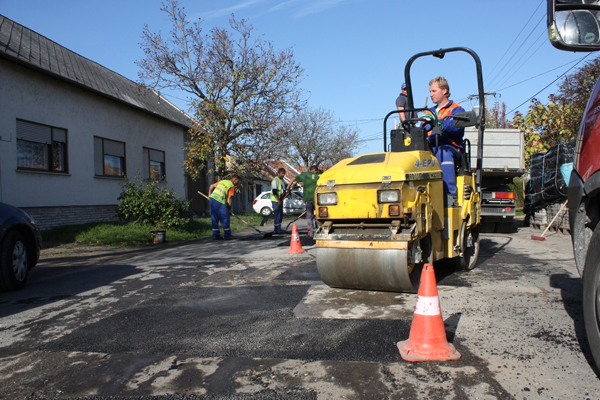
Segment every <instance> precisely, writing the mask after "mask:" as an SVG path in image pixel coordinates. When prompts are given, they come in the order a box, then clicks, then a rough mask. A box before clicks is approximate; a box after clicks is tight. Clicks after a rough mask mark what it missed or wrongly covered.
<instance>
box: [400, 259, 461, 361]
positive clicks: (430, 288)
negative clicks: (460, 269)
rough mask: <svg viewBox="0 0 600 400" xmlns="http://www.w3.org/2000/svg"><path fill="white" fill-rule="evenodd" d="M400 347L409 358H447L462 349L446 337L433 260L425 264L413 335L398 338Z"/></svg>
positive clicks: (416, 359)
mask: <svg viewBox="0 0 600 400" xmlns="http://www.w3.org/2000/svg"><path fill="white" fill-rule="evenodd" d="M398 349H399V350H400V355H401V356H402V358H403V359H405V360H406V361H447V360H458V359H459V358H460V353H459V352H458V351H456V349H455V348H454V346H453V345H452V344H450V343H448V341H447V339H446V330H445V329H444V320H443V319H442V310H441V308H440V299H439V297H438V291H437V286H436V283H435V273H434V272H433V265H432V264H425V266H423V272H422V273H421V285H420V286H419V293H418V294H417V304H416V306H415V315H414V318H413V322H412V325H411V327H410V335H409V337H408V340H405V341H402V342H398Z"/></svg>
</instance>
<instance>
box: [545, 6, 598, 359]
mask: <svg viewBox="0 0 600 400" xmlns="http://www.w3.org/2000/svg"><path fill="white" fill-rule="evenodd" d="M583 3H585V4H583ZM548 37H549V39H550V42H551V43H552V45H553V46H554V47H556V48H558V49H560V50H566V51H587V52H589V51H596V50H600V1H581V0H579V1H576V0H548ZM599 114H600V80H598V81H597V82H596V85H595V87H594V89H593V91H592V93H591V95H590V98H589V100H588V103H587V106H586V108H585V111H584V114H583V118H582V120H581V125H580V127H579V134H578V137H577V146H576V149H575V159H574V162H573V171H572V172H571V176H570V178H569V189H568V208H569V223H570V227H571V238H572V242H573V254H574V257H575V263H576V264H577V269H578V270H579V273H580V275H581V278H582V282H583V315H584V320H585V328H586V333H587V337H588V341H589V344H590V349H591V351H592V355H593V357H594V361H595V362H596V365H597V366H600V225H598V221H599V220H600V158H599V157H598V154H599V153H600V126H599V124H598V123H599V122H600V120H599V119H598V116H599Z"/></svg>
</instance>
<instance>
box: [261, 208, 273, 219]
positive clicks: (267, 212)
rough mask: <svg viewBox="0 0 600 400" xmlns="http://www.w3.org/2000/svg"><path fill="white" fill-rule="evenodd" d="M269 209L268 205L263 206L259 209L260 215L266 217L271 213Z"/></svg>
mask: <svg viewBox="0 0 600 400" xmlns="http://www.w3.org/2000/svg"><path fill="white" fill-rule="evenodd" d="M271 212H272V211H271V209H270V208H269V207H263V208H261V209H260V213H261V215H264V216H265V217H268V216H269V215H271Z"/></svg>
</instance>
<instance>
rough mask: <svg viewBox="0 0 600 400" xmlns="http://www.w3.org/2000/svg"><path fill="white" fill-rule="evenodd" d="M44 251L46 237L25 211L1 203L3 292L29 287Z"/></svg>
mask: <svg viewBox="0 0 600 400" xmlns="http://www.w3.org/2000/svg"><path fill="white" fill-rule="evenodd" d="M41 249H42V235H41V233H40V229H39V228H38V226H37V225H36V224H35V222H34V221H33V219H32V218H31V216H30V215H29V214H27V213H26V212H25V211H23V210H21V209H19V208H16V207H13V206H11V205H8V204H5V203H0V291H3V292H5V291H12V290H18V289H21V288H23V287H24V286H25V283H26V282H27V276H28V275H29V271H30V270H31V268H33V267H35V265H36V264H37V262H38V260H39V258H40V251H41Z"/></svg>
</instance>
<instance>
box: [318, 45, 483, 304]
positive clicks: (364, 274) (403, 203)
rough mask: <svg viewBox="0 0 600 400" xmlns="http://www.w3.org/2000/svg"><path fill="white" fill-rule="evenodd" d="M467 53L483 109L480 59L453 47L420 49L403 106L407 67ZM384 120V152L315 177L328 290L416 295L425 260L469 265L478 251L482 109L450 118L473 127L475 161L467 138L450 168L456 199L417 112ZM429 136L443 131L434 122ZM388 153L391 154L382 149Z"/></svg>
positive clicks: (321, 254)
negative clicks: (395, 123)
mask: <svg viewBox="0 0 600 400" xmlns="http://www.w3.org/2000/svg"><path fill="white" fill-rule="evenodd" d="M455 51H461V52H466V53H468V54H470V55H471V56H472V57H473V59H474V61H475V64H476V70H477V81H478V91H479V104H480V106H479V110H484V109H485V108H484V91H483V79H482V72H481V62H480V60H479V57H478V56H477V54H476V53H475V52H474V51H472V50H471V49H468V48H464V47H455V48H449V49H440V50H435V51H430V52H424V53H419V54H416V55H415V56H413V57H412V58H411V59H410V60H409V61H408V63H407V64H406V67H405V72H404V74H405V82H406V85H407V89H408V100H409V109H406V110H404V112H406V113H407V114H408V113H410V112H411V111H414V112H415V113H416V115H419V114H418V113H419V112H422V111H426V110H427V109H426V108H414V103H413V99H412V90H411V82H410V66H411V65H412V63H413V62H414V61H415V60H416V59H417V58H419V57H425V56H434V57H438V58H443V57H444V55H445V54H446V53H449V52H455ZM397 113H398V111H392V112H390V113H388V114H387V115H386V117H385V118H384V123H383V142H384V143H383V147H384V152H382V153H373V154H365V155H361V156H359V157H355V158H350V159H345V160H343V161H341V162H339V163H338V164H336V165H335V166H333V167H332V168H330V169H329V170H327V171H326V172H324V173H323V174H322V175H321V177H320V178H319V182H318V185H317V189H316V192H315V200H316V203H317V204H316V208H317V210H316V214H317V221H318V225H319V229H318V230H317V232H315V235H314V238H315V241H316V253H317V269H318V271H319V275H320V276H321V279H322V280H323V282H324V283H326V284H327V285H329V286H331V287H337V288H349V289H365V290H381V291H393V292H413V293H414V292H416V291H417V290H418V285H419V282H420V276H421V270H422V267H423V264H424V263H434V262H436V261H439V260H444V259H447V260H450V262H451V263H453V264H455V266H456V267H458V268H460V269H472V268H473V267H474V266H475V263H476V261H477V256H478V254H479V221H480V209H481V196H480V182H481V169H482V160H481V154H483V133H484V127H485V120H484V115H485V113H484V112H481V115H478V113H475V112H473V111H470V112H462V113H457V114H455V115H453V119H454V125H455V126H457V127H466V126H477V127H478V135H479V140H478V149H477V150H478V151H477V164H476V167H475V168H471V149H470V143H469V142H468V140H465V144H464V151H463V152H462V160H461V162H460V163H459V165H456V177H457V179H456V183H457V188H458V191H457V199H456V201H452V198H450V199H447V195H445V194H444V189H443V182H442V171H441V169H440V165H439V163H438V160H437V159H436V156H435V154H434V152H432V150H431V149H430V146H429V143H428V141H427V137H428V133H427V131H426V130H425V128H424V127H423V122H425V119H424V118H422V117H415V118H409V119H407V120H405V121H404V122H403V124H402V126H400V127H398V128H397V129H393V130H391V131H390V135H389V136H390V146H389V148H388V144H387V127H386V124H387V120H388V118H389V117H390V116H391V115H394V114H397ZM433 125H434V126H435V127H434V128H433V133H432V134H435V135H440V134H441V127H440V126H438V124H437V120H436V121H435V122H434V124H433ZM388 150H389V151H388Z"/></svg>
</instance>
